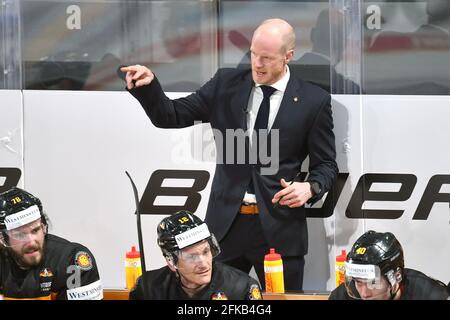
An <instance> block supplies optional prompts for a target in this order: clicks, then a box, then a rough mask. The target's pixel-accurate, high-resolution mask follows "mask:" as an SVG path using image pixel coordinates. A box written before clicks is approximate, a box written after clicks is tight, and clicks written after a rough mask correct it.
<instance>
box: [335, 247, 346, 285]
mask: <svg viewBox="0 0 450 320" xmlns="http://www.w3.org/2000/svg"><path fill="white" fill-rule="evenodd" d="M346 259H347V253H346V252H345V250H342V251H341V254H340V255H339V256H337V257H336V264H335V271H336V287H338V286H339V285H340V284H341V283H344V282H345V260H346Z"/></svg>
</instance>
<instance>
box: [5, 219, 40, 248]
mask: <svg viewBox="0 0 450 320" xmlns="http://www.w3.org/2000/svg"><path fill="white" fill-rule="evenodd" d="M46 233H47V227H46V226H45V225H44V224H43V223H42V221H41V218H39V219H37V220H35V221H32V222H30V223H28V224H26V225H24V226H21V227H19V228H15V229H12V230H4V231H3V232H2V233H1V235H0V243H1V244H2V245H3V246H5V247H10V246H11V241H10V240H9V241H6V240H7V239H12V240H13V241H14V242H15V243H17V245H20V244H21V243H25V242H28V241H30V240H32V239H34V238H36V237H38V236H41V235H45V234H46ZM5 235H6V237H7V239H5Z"/></svg>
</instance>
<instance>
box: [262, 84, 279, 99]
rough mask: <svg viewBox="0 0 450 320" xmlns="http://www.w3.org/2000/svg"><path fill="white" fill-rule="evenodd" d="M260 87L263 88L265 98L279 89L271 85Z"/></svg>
mask: <svg viewBox="0 0 450 320" xmlns="http://www.w3.org/2000/svg"><path fill="white" fill-rule="evenodd" d="M260 88H261V90H262V92H263V95H264V99H267V98H270V96H271V95H272V93H274V92H275V91H277V89H275V88H274V87H271V86H260Z"/></svg>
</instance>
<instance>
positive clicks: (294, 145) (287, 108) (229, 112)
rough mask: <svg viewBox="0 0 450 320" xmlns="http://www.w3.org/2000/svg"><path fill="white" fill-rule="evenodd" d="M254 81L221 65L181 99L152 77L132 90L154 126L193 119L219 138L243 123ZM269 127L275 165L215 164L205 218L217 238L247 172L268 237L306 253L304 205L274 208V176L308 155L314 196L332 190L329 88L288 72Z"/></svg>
mask: <svg viewBox="0 0 450 320" xmlns="http://www.w3.org/2000/svg"><path fill="white" fill-rule="evenodd" d="M252 86H253V81H252V76H251V71H250V70H239V69H221V70H219V71H218V72H217V73H216V75H215V76H214V77H213V78H212V79H211V80H210V81H208V82H207V83H206V84H205V85H203V86H202V87H201V88H200V89H199V90H198V91H196V92H195V93H193V94H191V95H189V96H187V97H186V98H181V99H176V100H170V99H169V98H167V97H166V95H165V94H164V93H163V90H162V88H161V86H160V84H159V82H158V81H157V79H155V80H154V81H153V82H152V83H151V84H150V85H148V86H144V87H140V88H136V89H132V90H130V92H131V94H133V96H134V97H135V98H136V99H137V100H138V101H139V102H140V103H141V105H142V106H143V108H144V110H145V112H146V113H147V115H148V116H149V118H150V119H151V121H152V123H153V124H154V125H155V126H157V127H160V128H182V127H187V126H191V125H193V124H194V121H202V122H209V123H210V124H211V126H212V128H214V129H216V130H219V131H220V132H221V133H222V136H223V137H225V136H226V135H225V130H226V129H243V130H246V113H245V109H246V107H247V104H248V100H249V96H250V92H251V89H252ZM295 97H296V98H297V99H294V98H295ZM295 100H297V101H295ZM274 129H279V146H280V148H279V170H278V172H277V173H276V174H274V175H261V174H260V168H259V166H258V165H252V164H249V163H248V162H247V163H245V164H236V163H233V164H227V163H225V164H221V163H217V165H216V172H215V175H214V179H213V182H212V187H211V194H210V198H209V203H208V210H207V213H206V219H205V221H206V223H207V224H208V226H209V229H210V230H211V232H212V233H214V234H215V235H216V237H217V239H218V240H219V241H220V240H221V239H223V237H224V236H225V234H226V233H227V231H228V229H229V228H230V226H231V224H232V222H233V220H234V218H235V217H236V214H237V213H238V210H239V206H240V205H241V201H242V199H243V197H244V194H245V191H246V189H247V187H248V185H249V181H250V179H254V180H253V181H254V186H255V193H256V199H257V201H258V207H259V209H260V219H261V224H262V228H263V230H264V235H265V237H266V240H267V242H268V244H269V245H270V246H271V247H274V248H276V249H277V251H278V252H280V253H281V254H282V255H284V256H296V255H304V254H306V253H307V250H308V233H307V226H306V216H305V208H304V207H301V208H294V209H290V208H288V207H285V206H279V207H278V208H276V209H274V208H273V205H272V202H271V199H272V197H273V195H274V194H275V193H276V192H278V191H279V190H281V186H280V179H281V178H285V179H286V180H287V181H289V180H292V178H293V177H294V176H295V175H296V173H297V172H299V171H300V167H301V164H302V162H303V160H305V158H306V156H307V155H308V154H309V156H310V165H309V172H310V175H309V179H313V180H316V181H318V182H320V184H321V185H322V189H323V191H322V193H321V194H319V195H318V196H316V197H315V198H316V199H313V200H314V201H316V200H318V199H319V198H320V197H321V196H322V195H323V193H324V192H326V191H328V190H330V188H331V186H332V184H333V181H334V179H335V177H336V175H337V172H338V168H337V165H336V161H335V157H336V152H335V142H334V134H333V131H332V129H333V119H332V114H331V105H330V95H329V94H328V93H327V92H325V91H324V90H322V89H321V88H319V87H317V86H314V85H311V84H309V83H307V82H304V81H301V80H297V79H295V78H293V77H292V76H291V78H290V80H289V82H288V85H287V88H286V92H285V93H284V97H283V101H282V103H281V105H280V109H279V111H278V114H277V116H276V118H275V121H274V123H273V126H272V129H271V130H272V131H271V132H273V130H274ZM216 141H217V139H216ZM224 145H225V143H224ZM216 146H217V143H216ZM218 152H220V150H219V151H218ZM223 159H226V150H224V151H223ZM224 162H225V161H224Z"/></svg>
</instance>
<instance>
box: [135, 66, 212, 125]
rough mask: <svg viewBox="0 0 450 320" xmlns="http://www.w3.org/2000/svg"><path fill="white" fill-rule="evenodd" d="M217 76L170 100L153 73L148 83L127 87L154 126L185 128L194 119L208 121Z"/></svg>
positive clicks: (193, 121)
mask: <svg viewBox="0 0 450 320" xmlns="http://www.w3.org/2000/svg"><path fill="white" fill-rule="evenodd" d="M219 78H220V77H219V76H218V73H217V74H216V75H215V76H214V77H213V78H212V79H211V80H209V81H208V82H207V83H206V84H205V85H203V86H202V87H201V88H200V89H199V90H197V91H196V92H195V93H192V94H190V95H189V96H187V97H185V98H179V99H173V100H172V99H169V98H168V97H167V96H166V95H165V94H164V91H163V89H162V87H161V84H160V82H159V81H158V79H157V78H156V77H155V78H154V80H153V81H152V82H151V83H150V84H149V85H145V86H142V87H138V88H135V89H131V90H128V89H127V90H128V91H129V92H130V93H131V94H132V95H133V96H134V97H135V98H136V99H137V100H138V101H139V103H140V104H141V106H142V107H143V109H144V111H145V113H146V114H147V116H148V117H149V118H150V120H151V121H152V123H153V124H154V125H155V126H156V127H158V128H184V127H188V126H191V125H194V124H195V122H209V119H210V115H211V108H212V106H213V105H214V98H215V93H216V90H217V88H218V79H219Z"/></svg>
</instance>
